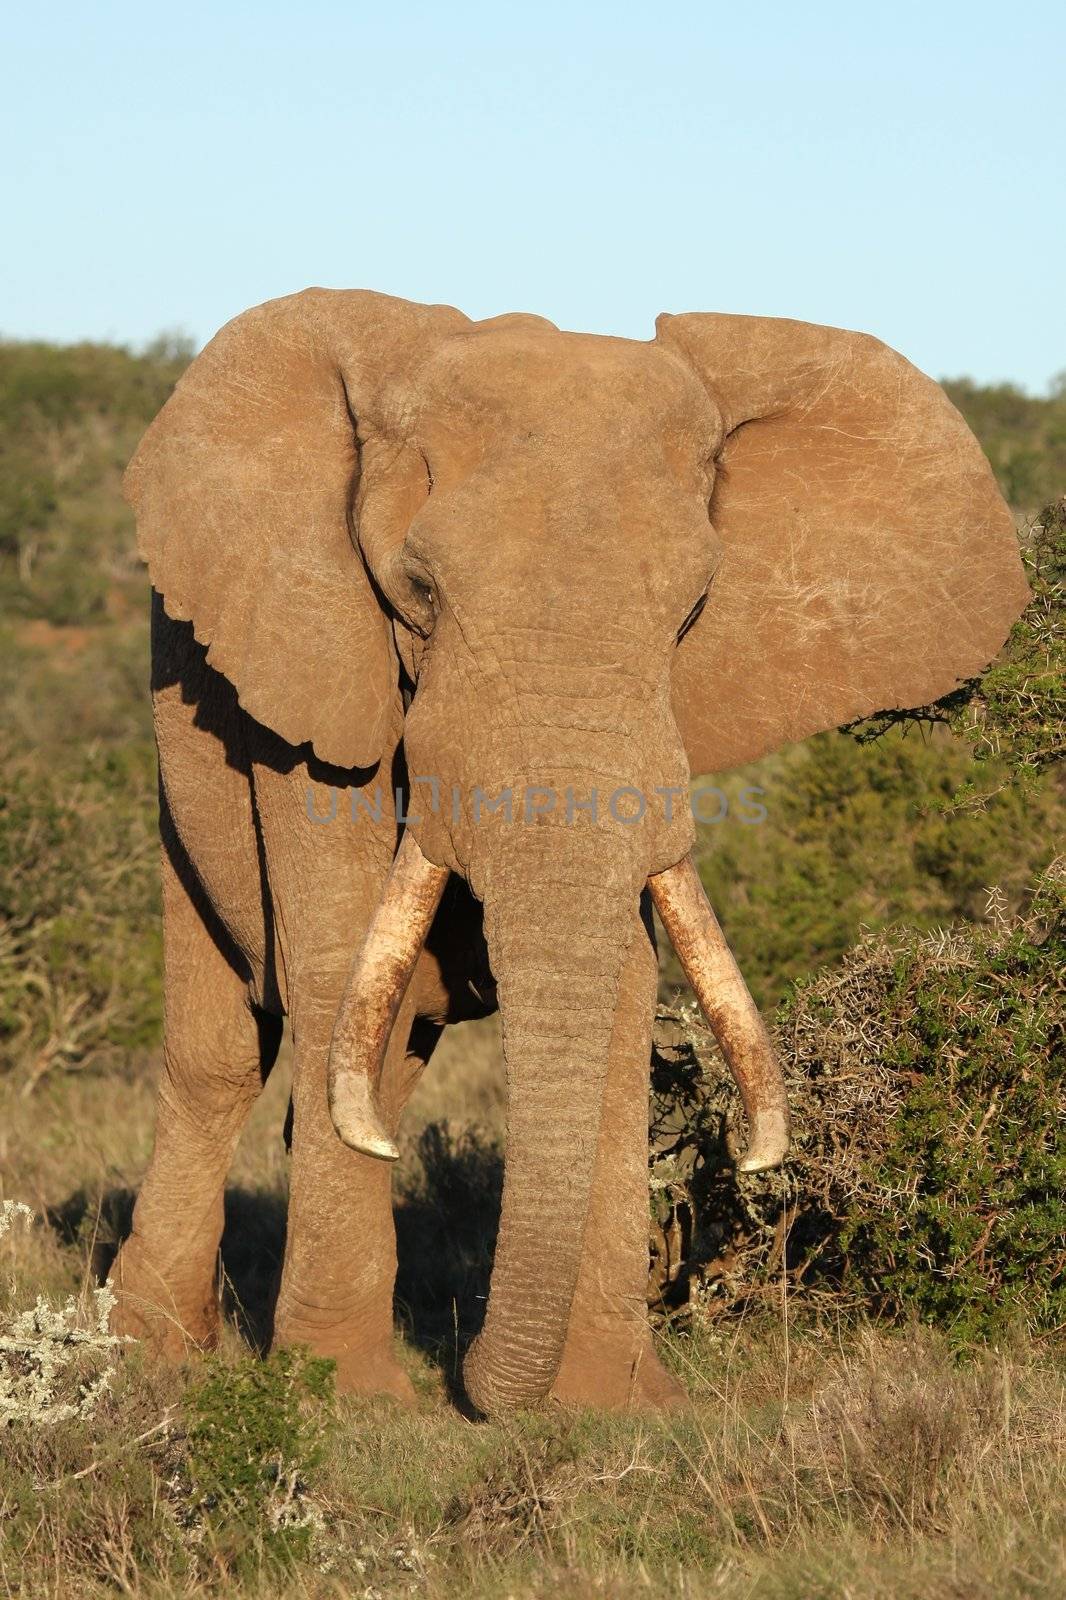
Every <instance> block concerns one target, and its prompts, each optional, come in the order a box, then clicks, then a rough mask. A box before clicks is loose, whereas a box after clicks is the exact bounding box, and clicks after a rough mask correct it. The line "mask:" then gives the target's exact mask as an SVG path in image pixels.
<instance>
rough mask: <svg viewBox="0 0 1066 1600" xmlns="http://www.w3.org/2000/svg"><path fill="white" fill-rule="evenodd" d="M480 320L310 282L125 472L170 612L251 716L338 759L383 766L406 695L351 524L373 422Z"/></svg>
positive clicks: (223, 359)
mask: <svg viewBox="0 0 1066 1600" xmlns="http://www.w3.org/2000/svg"><path fill="white" fill-rule="evenodd" d="M467 326H469V323H468V322H467V319H466V318H465V317H464V316H463V315H462V313H461V312H459V311H454V310H452V309H451V308H450V307H448V306H419V305H413V304H411V303H410V302H408V301H405V300H394V299H392V298H390V297H389V296H386V295H378V294H371V293H368V292H365V291H360V290H353V291H334V290H326V289H308V290H306V291H304V293H302V294H297V295H290V296H288V297H287V298H286V299H283V300H272V301H269V302H268V303H267V304H266V305H262V306H258V307H256V308H255V310H253V311H247V312H245V313H244V315H243V316H240V317H237V318H235V320H234V321H233V322H230V323H228V324H227V325H226V327H224V328H223V329H222V331H221V333H219V334H218V335H217V336H216V337H215V338H214V339H213V340H212V341H211V343H210V344H209V345H208V346H207V347H206V349H205V350H204V351H203V352H202V353H201V354H200V355H199V356H197V358H196V360H195V361H194V362H193V364H192V366H191V367H190V368H189V370H188V371H187V372H186V373H185V375H184V377H183V378H182V379H181V382H180V383H179V384H178V386H177V388H176V389H175V391H174V394H173V395H172V396H171V398H170V400H169V401H168V402H167V404H166V405H165V406H164V407H163V409H162V411H161V412H160V413H159V415H158V417H157V418H156V419H155V421H154V422H153V424H152V426H151V427H150V428H149V430H148V432H147V434H146V435H145V437H144V439H143V440H142V442H141V445H140V448H139V449H138V451H137V454H136V455H135V456H134V458H133V461H132V462H131V463H130V466H129V469H128V471H127V473H126V479H125V493H126V497H127V499H128V500H129V502H130V504H131V505H132V506H133V508H134V510H135V511H136V513H137V529H138V546H139V549H140V552H141V555H142V556H143V557H144V559H145V560H146V561H147V563H148V570H149V573H150V575H151V579H152V583H153V585H154V587H155V588H156V589H157V590H158V591H159V592H160V594H161V595H162V597H163V604H164V607H165V609H166V611H167V614H168V615H169V616H171V617H174V618H176V619H177V620H179V621H191V622H192V624H193V631H194V633H195V635H196V637H197V639H199V641H200V642H201V643H202V644H206V645H207V646H208V652H207V659H208V660H209V661H210V663H211V664H212V666H214V667H216V668H217V669H218V671H219V672H221V673H223V674H224V675H225V677H227V678H228V679H229V680H230V682H231V683H232V684H233V686H234V688H235V689H236V691H237V696H238V698H239V700H240V703H241V705H242V706H244V708H245V710H247V711H248V712H249V713H250V714H251V715H252V716H253V717H255V718H256V719H257V720H258V721H260V722H263V723H265V724H266V726H267V727H269V728H272V729H273V730H274V731H275V732H276V733H279V734H280V735H281V736H282V738H283V739H286V740H287V741H288V742H289V743H291V744H303V743H305V742H306V741H310V743H311V744H312V745H313V746H314V749H315V753H316V754H317V755H318V756H319V757H320V758H321V759H322V760H324V761H329V762H333V763H335V764H337V765H338V766H343V767H367V766H372V765H373V764H374V763H375V762H376V761H377V760H378V758H379V757H380V755H381V751H382V746H383V742H384V740H385V738H386V735H387V732H388V725H389V722H390V720H391V719H392V717H393V715H394V714H395V709H396V707H397V704H398V700H399V688H398V674H397V667H396V662H395V659H394V657H393V653H392V645H391V641H390V636H389V630H388V624H387V621H386V618H385V615H384V613H383V612H382V609H381V606H380V604H379V602H378V600H377V598H376V596H375V594H374V591H373V588H372V586H371V583H370V580H369V578H368V576H367V573H366V569H365V567H364V565H363V561H362V557H361V555H360V553H359V550H358V549H357V547H356V544H355V541H354V539H353V536H352V533H351V530H350V516H351V507H352V501H353V494H354V489H355V480H356V477H357V474H358V449H357V443H356V426H357V423H358V425H360V426H361V425H362V424H363V423H364V422H366V423H368V424H369V426H370V427H372V428H373V427H379V426H380V423H381V416H382V393H383V390H384V388H385V385H386V382H388V384H389V385H390V387H392V388H393V390H394V391H395V386H396V385H397V383H399V385H400V387H401V389H402V378H403V373H404V371H405V369H406V368H408V367H410V366H412V365H413V364H414V363H415V362H417V361H418V359H419V358H420V357H421V356H423V355H424V354H425V353H426V351H427V350H428V349H429V348H430V346H431V345H432V344H433V343H434V342H435V341H436V340H438V339H440V338H442V337H446V336H447V335H448V334H450V333H454V332H458V331H459V330H460V329H461V328H464V327H467Z"/></svg>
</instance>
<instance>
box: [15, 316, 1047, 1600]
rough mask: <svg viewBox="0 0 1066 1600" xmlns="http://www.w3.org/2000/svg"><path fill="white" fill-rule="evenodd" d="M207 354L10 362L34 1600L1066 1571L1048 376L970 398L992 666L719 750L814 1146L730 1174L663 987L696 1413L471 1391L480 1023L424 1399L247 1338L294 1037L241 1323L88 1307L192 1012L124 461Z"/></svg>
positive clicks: (783, 1582) (440, 1212)
mask: <svg viewBox="0 0 1066 1600" xmlns="http://www.w3.org/2000/svg"><path fill="white" fill-rule="evenodd" d="M186 355H187V352H185V351H184V350H183V348H182V347H181V345H180V343H179V342H176V341H169V342H167V341H163V342H161V343H160V345H159V346H158V347H156V348H155V349H153V350H151V351H149V352H147V353H145V354H142V355H131V354H128V353H126V352H124V351H121V350H116V349H109V348H103V347H89V346H85V347H79V348H75V349H67V350H63V349H57V348H54V347H50V346H45V345H8V346H0V701H2V710H0V758H2V761H3V772H4V782H3V796H2V800H0V1201H3V1202H8V1204H7V1205H6V1206H5V1208H4V1209H3V1211H2V1213H0V1587H2V1590H3V1593H5V1594H7V1595H11V1596H20V1597H27V1600H29V1597H31V1596H33V1597H36V1596H45V1595H48V1596H57V1597H58V1596H62V1597H66V1596H68V1595H69V1596H79V1597H80V1596H87V1597H93V1600H95V1597H103V1596H105V1595H109V1594H115V1593H118V1594H129V1595H144V1596H149V1595H158V1596H163V1595H179V1594H180V1595H189V1596H193V1597H198V1596H205V1597H206V1596H208V1595H214V1594H222V1593H233V1592H238V1593H241V1592H243V1593H247V1594H250V1595H282V1594H285V1595H289V1594H291V1595H300V1596H341V1595H345V1596H347V1595H357V1596H366V1597H368V1600H369V1597H372V1596H378V1595H381V1596H387V1595H392V1594H406V1593H411V1594H414V1593H419V1594H428V1595H429V1596H435V1595H440V1596H451V1595H459V1594H467V1593H475V1594H478V1595H485V1596H497V1595H498V1596H500V1597H503V1596H533V1595H541V1594H543V1595H545V1596H547V1595H552V1596H555V1595H563V1596H565V1595H574V1596H585V1595H594V1594H599V1595H608V1596H616V1595H630V1594H634V1595H638V1594H645V1593H646V1594H648V1595H652V1596H654V1595H667V1594H670V1595H673V1594H679V1595H692V1596H702V1595H723V1596H734V1595H735V1596H741V1595H744V1596H749V1595H756V1596H767V1597H782V1600H784V1597H792V1596H795V1597H797V1600H799V1597H807V1596H815V1595H816V1596H827V1597H829V1596H832V1597H840V1600H844V1597H857V1596H875V1597H880V1596H884V1597H886V1600H887V1597H889V1596H891V1597H897V1596H900V1597H907V1596H914V1597H916V1600H917V1597H918V1596H922V1597H927V1596H933V1597H945V1600H948V1597H950V1600H955V1597H958V1600H964V1597H965V1600H969V1597H971V1596H977V1597H983V1596H988V1597H993V1596H1001V1595H1006V1596H1038V1595H1051V1594H1059V1593H1061V1592H1063V1590H1064V1588H1066V1540H1064V1535H1063V1528H1064V1526H1066V1517H1064V1515H1063V1512H1064V1508H1066V1497H1064V1494H1063V1489H1064V1450H1063V1441H1064V1436H1066V1383H1064V1363H1063V1359H1062V1343H1061V1341H1062V1333H1063V1330H1064V1327H1066V1203H1064V1199H1063V1195H1064V1188H1066V1147H1064V1132H1063V1130H1064V1125H1066V1100H1064V1057H1066V1050H1064V1035H1066V1026H1064V1006H1063V984H1064V979H1063V973H1064V971H1066V927H1064V917H1063V911H1064V901H1066V867H1064V865H1063V863H1062V861H1061V859H1060V860H1056V856H1057V855H1061V852H1062V849H1063V841H1064V839H1066V827H1064V821H1066V796H1064V790H1063V782H1062V767H1061V757H1062V753H1063V744H1064V729H1066V677H1064V648H1063V626H1064V625H1063V620H1062V591H1063V584H1064V581H1066V534H1064V514H1063V510H1062V507H1061V504H1059V503H1057V502H1056V500H1055V497H1056V496H1061V494H1062V493H1063V491H1064V490H1066V393H1064V392H1059V393H1058V394H1056V395H1053V396H1052V397H1051V398H1050V399H1048V400H1035V399H1031V398H1029V397H1026V396H1024V395H1021V394H1019V393H1017V392H1016V391H1013V390H1011V389H1009V388H1007V387H1001V388H998V389H981V388H979V387H977V386H975V385H973V384H971V383H969V382H967V381H963V380H960V381H957V382H955V383H952V384H951V385H949V390H950V392H951V394H952V397H953V398H954V399H955V402H956V404H958V405H959V406H960V407H961V409H962V410H963V411H964V413H965V414H966V415H967V417H968V420H969V421H970V423H971V425H972V426H974V428H975V429H976V431H977V432H978V434H979V436H980V437H981V438H982V441H983V443H984V444H985V447H986V449H987V450H988V452H989V454H990V457H991V459H992V461H993V464H994V466H995V467H996V469H997V472H998V473H999V475H1000V481H1001V484H1002V485H1003V486H1004V489H1005V492H1006V493H1007V494H1008V496H1009V498H1010V499H1011V502H1012V504H1013V505H1014V506H1015V507H1016V509H1017V511H1018V516H1019V525H1020V526H1021V527H1022V529H1023V535H1022V537H1023V547H1024V550H1025V552H1026V558H1027V561H1028V562H1029V566H1030V572H1031V577H1032V581H1033V586H1034V591H1035V599H1034V603H1033V605H1032V607H1031V608H1030V610H1029V612H1028V613H1027V615H1026V618H1025V619H1024V620H1023V622H1022V623H1020V624H1019V626H1018V627H1017V628H1016V630H1015V633H1014V636H1013V638H1012V640H1011V642H1010V645H1009V646H1008V649H1007V650H1006V652H1005V653H1004V656H1003V657H1002V659H1001V661H1000V662H999V663H998V664H997V666H996V667H995V668H994V669H993V670H992V671H991V672H990V673H989V674H986V675H985V677H984V679H983V680H982V681H981V682H980V684H976V685H971V686H969V687H968V689H967V690H966V691H965V692H964V693H960V694H959V695H957V696H955V697H953V699H952V700H951V701H950V702H947V703H945V704H943V705H941V706H939V707H936V708H928V710H927V712H926V714H925V715H924V716H922V717H920V718H915V717H912V718H906V719H898V718H894V719H886V721H885V722H884V723H882V724H878V725H874V724H871V725H867V726H865V727H863V728H859V729H855V730H852V731H851V732H849V733H838V734H827V735H823V736H821V737H820V738H818V739H815V740H811V741H809V743H808V744H806V745H804V746H802V747H798V748H796V749H793V750H789V751H785V752H782V753H781V754H779V755H777V756H774V757H771V758H769V759H768V760H767V761H765V762H762V763H760V764H759V765H758V766H757V767H753V768H749V769H746V770H745V771H744V772H742V773H739V774H735V775H730V776H729V777H728V778H727V779H726V780H725V783H724V787H726V788H727V790H729V791H730V792H731V793H732V792H735V791H736V790H738V789H739V788H741V787H743V786H744V785H752V784H754V785H758V786H759V787H761V788H763V789H764V791H765V793H764V796H763V803H764V804H765V806H766V808H767V820H766V821H765V822H764V823H762V824H760V825H756V826H752V825H744V824H742V823H740V822H739V821H735V820H727V821H725V822H723V823H721V824H719V825H717V826H707V827H706V828H704V829H703V830H702V834H701V845H700V855H701V871H702V872H703V874H704V877H705V881H706V882H707V885H708V888H709V891H710V893H711V895H712V898H713V900H714V902H715V903H716V905H717V906H718V908H719V910H720V914H721V916H722V920H723V922H724V923H725V925H726V928H727V931H728V933H729V936H730V939H731V941H732V943H733V945H734V947H735V949H736V951H737V954H738V957H739V959H740V961H741V964H742V966H743V967H744V970H745V972H746V973H747V975H748V978H749V981H750V982H751V984H752V987H753V989H754V990H755V991H756V994H757V996H758V998H759V999H760V1002H761V1003H762V1005H763V1007H764V1010H765V1011H766V1014H767V1015H768V1017H771V1018H772V1020H773V1024H774V1027H775V1029H776V1032H777V1037H778V1040H779V1043H780V1046H781V1049H782V1053H783V1056H784V1059H785V1061H786V1064H787V1071H788V1074H789V1078H790V1083H791V1090H792V1096H793V1103H794V1105H795V1107H796V1124H797V1143H796V1152H795V1156H794V1158H793V1160H792V1161H791V1162H790V1164H789V1166H788V1168H787V1170H786V1172H785V1173H784V1175H782V1174H776V1175H772V1176H770V1177H767V1178H763V1179H738V1178H737V1176H736V1174H735V1173H734V1171H733V1168H732V1165H731V1160H730V1152H731V1148H732V1140H733V1134H734V1127H735V1122H736V1117H737V1106H736V1102H735V1096H734V1094H733V1091H732V1089H731V1087H730V1085H729V1083H728V1081H727V1078H726V1077H725V1075H724V1073H723V1072H722V1070H721V1066H720V1062H719V1060H718V1057H717V1055H716V1052H715V1050H714V1048H713V1046H712V1044H711V1041H710V1040H709V1038H708V1036H707V1034H706V1032H705V1030H704V1029H703V1028H702V1027H701V1026H699V1023H698V1018H697V1016H696V1015H695V1014H694V1012H693V1010H692V1007H691V1005H690V1003H689V1001H688V997H687V996H686V994H685V993H684V991H683V990H682V988H681V986H680V984H679V983H678V982H677V981H675V980H676V974H675V973H674V972H673V971H672V970H671V968H670V967H669V966H667V968H666V970H665V971H664V976H663V989H662V1009H661V1015H660V1021H659V1029H658V1039H657V1050H656V1058H655V1062H654V1094H653V1101H652V1132H653V1163H652V1216H651V1237H652V1259H651V1271H650V1274H649V1298H650V1301H651V1303H652V1305H653V1308H654V1314H655V1317H656V1320H657V1324H658V1327H659V1337H660V1339H661V1344H662V1349H663V1353H664V1359H666V1360H667V1361H668V1362H669V1363H670V1364H671V1365H672V1366H673V1367H674V1368H675V1370H676V1371H678V1373H679V1374H680V1375H681V1377H682V1378H683V1380H684V1382H685V1383H686V1385H687V1387H688V1389H689V1392H690V1394H691V1396H692V1407H691V1410H690V1411H689V1412H688V1413H686V1414H682V1415H678V1416H674V1417H669V1418H656V1419H647V1418H644V1419H641V1418H620V1417H615V1418H606V1417H593V1416H582V1415H570V1416H567V1415H562V1414H559V1413H556V1412H552V1411H545V1412H542V1413H539V1414H530V1415H527V1416H523V1417H520V1418H518V1419H516V1420H515V1421H513V1422H511V1423H509V1424H507V1425H506V1426H504V1425H496V1424H475V1423H472V1422H471V1421H469V1420H468V1419H467V1418H466V1417H465V1416H464V1415H463V1414H462V1412H461V1410H459V1409H458V1408H457V1407H456V1404H455V1402H454V1398H453V1395H454V1380H455V1374H456V1371H457V1367H458V1359H459V1355H460V1353H461V1349H462V1346H463V1343H464V1341H465V1339H466V1338H467V1337H468V1336H469V1335H470V1333H471V1332H472V1330H473V1329H474V1328H475V1327H476V1324H477V1319H478V1316H479V1315H480V1310H481V1308H482V1306H483V1300H482V1299H481V1298H480V1297H481V1296H483V1294H484V1290H485V1283H486V1279H487V1274H488V1269H489V1265H490V1262H491V1251H492V1241H493V1229H494V1223H495V1207H496V1205H497V1203H498V1196H499V1183H500V1152H499V1138H500V1131H501V1125H502V1090H501V1085H500V1082H499V1075H498V1050H497V1044H496V1034H495V1030H494V1028H493V1026H492V1025H491V1024H486V1025H478V1026H474V1025H467V1026H466V1027H464V1028H461V1029H457V1030H454V1032H453V1034H452V1036H451V1037H450V1038H449V1040H448V1041H447V1042H446V1044H445V1045H444V1046H443V1047H442V1050H441V1052H440V1054H439V1057H438V1058H437V1059H435V1060H434V1063H433V1066H432V1068H431V1070H430V1072H429V1073H428V1074H427V1078H426V1080H425V1082H424V1083H423V1085H422V1086H421V1087H420V1089H419V1091H418V1093H417V1096H416V1100H415V1103H414V1105H413V1107H412V1112H411V1114H410V1117H409V1122H408V1127H407V1131H406V1134H405V1144H404V1151H403V1157H402V1161H401V1164H400V1171H399V1174H398V1181H397V1188H398V1200H399V1210H398V1232H399V1243H400V1256H401V1265H400V1280H399V1286H398V1299H397V1321H398V1327H399V1330H400V1337H401V1340H402V1349H403V1359H404V1360H405V1362H407V1364H408V1366H409V1369H410V1370H411V1372H412V1375H413V1377H414V1380H415V1382H416V1386H417V1387H418V1389H419V1392H420V1395H421V1408H420V1410H419V1412H418V1413H417V1415H413V1416H410V1415H401V1414H399V1413H398V1412H397V1411H396V1410H394V1409H392V1408H391V1407H390V1406H389V1405H387V1404H385V1403H381V1404H372V1405H367V1404H356V1403H354V1402H351V1401H346V1400H341V1399H335V1398H334V1397H333V1396H332V1393H331V1379H330V1373H329V1370H328V1367H327V1366H324V1365H323V1364H322V1363H318V1362H314V1361H310V1360H305V1359H301V1358H300V1357H282V1356H275V1357H272V1358H270V1359H269V1360H267V1361H263V1360H262V1359H260V1358H259V1356H258V1354H257V1353H256V1352H257V1351H258V1349H259V1347H260V1345H261V1343H262V1340H263V1337H264V1333H265V1330H266V1328H267V1326H268V1319H269V1297H270V1287H271V1283H272V1279H273V1273H274V1269H275V1267H276V1265H277V1261H278V1259H279V1255H280V1251H281V1249H282V1246H283V1239H284V1208H285V1189H286V1182H287V1179H286V1158H285V1154H284V1148H283V1145H282V1141H281V1125H282V1121H283V1117H284V1108H285V1101H286V1096H287V1083H286V1075H285V1074H286V1067H285V1062H284V1058H283V1060H282V1063H281V1065H280V1066H279V1068H278V1069H277V1071H276V1073H275V1077H274V1078H273V1079H272V1080H271V1082H270V1084H269V1085H268V1086H267V1089H266V1091H265V1092H264V1095H263V1097H262V1100H261V1102H260V1104H259V1105H258V1106H257V1108H256V1110H255V1113H254V1115H253V1119H252V1123H251V1125H250V1127H249V1129H248V1131H247V1133H246V1135H245V1137H244V1139H243V1140H242V1143H241V1146H240V1149H239V1151H238V1154H237V1158H236V1163H235V1167H234V1172H233V1176H232V1181H231V1188H230V1191H229V1194H228V1197H227V1229H226V1236H225V1239H224V1242H223V1268H224V1270H223V1275H222V1288H221V1293H222V1295H223V1299H224V1303H225V1307H226V1310H227V1313H228V1321H227V1329H226V1335H225V1338H224V1342H223V1346H222V1349H221V1350H220V1351H219V1353H218V1354H217V1355H216V1356H213V1357H211V1358H201V1359H198V1360H195V1361H191V1362H190V1363H189V1365H188V1367H187V1368H186V1369H183V1370H181V1371H161V1370H158V1369H155V1368H153V1367H152V1366H151V1365H150V1364H148V1363H146V1362H145V1361H144V1360H143V1359H142V1357H141V1355H140V1353H139V1352H138V1351H136V1350H133V1351H132V1352H128V1353H124V1352H121V1351H120V1350H119V1349H118V1348H117V1347H116V1345H115V1343H114V1342H113V1341H111V1340H110V1339H109V1337H108V1336H107V1334H106V1322H105V1321H103V1320H102V1318H105V1317H106V1304H105V1303H104V1302H102V1301H101V1299H100V1297H99V1295H98V1293H97V1289H98V1284H99V1281H100V1279H101V1276H102V1274H103V1273H104V1272H105V1271H106V1267H107V1265H108V1262H109V1260H110V1258H111V1255H112V1254H113V1251H114V1247H115V1242H116V1240H117V1239H118V1238H120V1237H121V1235H122V1231H123V1229H124V1227H125V1226H126V1224H127V1222H128V1217H129V1210H130V1206H131V1203H132V1194H133V1191H134V1189H135V1186H136V1184H137V1182H138V1180H139V1177H140V1174H141V1172H142V1171H143V1168H144V1165H145V1162H146V1160H147V1155H148V1149H149V1143H150V1137H151V1115H152V1095H153V1077H154V1063H155V1058H156V1052H157V1049H158V1037H159V1014H160V971H159V957H160V952H159V931H158V907H157V886H156V843H155V831H154V808H155V769H154V755H153V750H152V742H151V723H150V714H149V708H148V705H147V693H146V660H147V622H146V612H145V604H144V599H145V580H144V577H143V573H142V572H141V570H140V569H139V567H138V566H137V563H136V561H135V558H134V556H133V549H132V528H131V524H130V519H129V516H128V514H127V512H126V510H125V508H124V507H123V506H122V503H121V500H120V497H119V489H118V484H119V477H120V473H121V468H122V465H123V463H124V461H125V459H126V458H127V457H128V455H129V454H130V453H131V451H132V448H133V446H134V444H135V442H136V439H137V437H138V435H139V433H140V431H141V429H142V428H143V426H144V424H145V423H146V422H147V420H148V419H149V417H150V416H151V415H152V414H153V412H154V411H155V410H156V409H157V407H158V405H159V404H160V403H161V402H162V400H163V399H164V398H165V395H166V394H167V392H168V390H169V387H170V385H171V384H172V383H173V381H174V379H175V378H176V376H177V375H178V373H179V372H180V370H181V367H182V365H183V362H184V360H185V358H186ZM1045 506H1047V507H1048V509H1047V510H1046V511H1043V512H1042V510H1041V508H1042V507H1045ZM10 1202H22V1203H23V1204H24V1205H25V1206H27V1207H28V1208H29V1210H30V1213H31V1215H26V1214H25V1212H24V1211H21V1210H19V1209H18V1207H17V1206H15V1205H13V1204H10Z"/></svg>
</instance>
